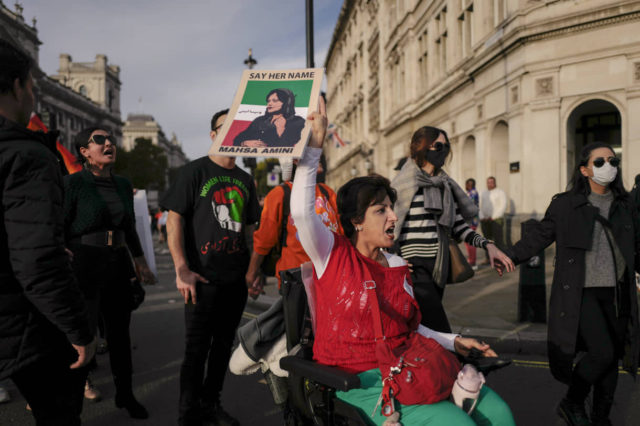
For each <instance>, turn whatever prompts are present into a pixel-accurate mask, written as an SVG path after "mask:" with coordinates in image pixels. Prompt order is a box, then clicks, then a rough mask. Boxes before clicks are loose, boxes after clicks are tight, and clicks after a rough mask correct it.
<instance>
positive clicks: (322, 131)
mask: <svg viewBox="0 0 640 426" xmlns="http://www.w3.org/2000/svg"><path fill="white" fill-rule="evenodd" d="M307 121H308V122H310V123H311V137H310V138H309V146H310V147H311V148H322V145H323V143H324V137H325V135H326V134H327V125H328V124H329V120H327V106H326V105H325V103H324V99H323V98H322V96H320V99H319V100H318V112H315V111H314V112H312V113H311V114H309V115H308V116H307Z"/></svg>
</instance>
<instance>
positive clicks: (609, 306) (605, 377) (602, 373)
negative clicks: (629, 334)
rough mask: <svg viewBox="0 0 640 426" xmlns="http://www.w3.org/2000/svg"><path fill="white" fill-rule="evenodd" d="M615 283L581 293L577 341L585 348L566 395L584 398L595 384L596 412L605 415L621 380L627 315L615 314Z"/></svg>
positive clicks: (587, 289) (576, 400) (576, 399)
mask: <svg viewBox="0 0 640 426" xmlns="http://www.w3.org/2000/svg"><path fill="white" fill-rule="evenodd" d="M614 297H615V290H614V288H613V287H590V288H585V289H584V290H583V293H582V308H581V310H580V326H579V335H578V339H579V341H578V343H579V347H581V348H582V349H584V350H585V351H586V353H585V355H584V356H583V357H582V358H581V359H580V360H579V361H578V363H577V364H576V366H575V367H574V369H573V375H572V378H571V384H570V386H569V392H568V394H567V397H568V398H570V399H572V400H574V401H575V402H583V401H584V400H585V398H586V397H587V395H588V394H589V391H590V390H591V387H592V386H593V388H594V401H593V402H594V403H593V409H594V412H596V411H598V410H599V411H600V413H598V414H600V416H602V417H606V416H608V414H609V411H610V409H611V404H612V403H613V396H614V393H615V390H616V385H617V383H618V359H619V358H620V356H621V352H622V342H623V336H624V324H625V321H624V318H616V312H615V307H614Z"/></svg>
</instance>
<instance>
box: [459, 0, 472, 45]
mask: <svg viewBox="0 0 640 426" xmlns="http://www.w3.org/2000/svg"><path fill="white" fill-rule="evenodd" d="M460 3H461V6H462V7H461V12H460V15H459V16H458V28H459V37H460V46H462V58H466V57H468V56H471V46H472V45H473V19H472V17H473V1H471V0H460Z"/></svg>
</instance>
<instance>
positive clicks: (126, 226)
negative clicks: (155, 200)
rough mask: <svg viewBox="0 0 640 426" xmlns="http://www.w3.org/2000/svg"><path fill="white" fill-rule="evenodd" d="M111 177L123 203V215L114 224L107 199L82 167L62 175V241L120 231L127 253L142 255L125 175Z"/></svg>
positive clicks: (130, 189)
mask: <svg viewBox="0 0 640 426" xmlns="http://www.w3.org/2000/svg"><path fill="white" fill-rule="evenodd" d="M111 179H112V180H113V183H114V185H115V188H116V191H117V193H118V195H119V196H120V199H121V200H122V205H123V206H124V214H123V215H122V216H121V219H120V220H119V221H118V222H116V223H114V221H113V220H112V216H111V212H110V211H109V207H108V205H107V202H106V201H105V200H104V198H103V197H102V196H101V195H100V192H99V191H98V188H97V186H96V183H95V180H94V178H93V174H92V173H91V172H90V171H88V170H82V171H80V172H78V173H74V174H72V175H68V176H65V177H64V191H65V194H64V216H65V217H64V231H65V241H67V243H68V242H69V241H70V240H72V239H74V238H77V237H80V236H82V235H84V234H90V233H93V232H100V231H107V230H121V231H123V232H124V233H125V238H126V241H127V246H128V247H129V251H131V255H132V256H133V257H138V256H142V254H143V252H142V246H141V245H140V240H139V239H138V234H137V232H136V223H135V214H134V211H133V187H132V186H131V183H130V182H129V180H128V179H126V178H125V177H122V176H117V175H111Z"/></svg>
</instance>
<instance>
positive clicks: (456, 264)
mask: <svg viewBox="0 0 640 426" xmlns="http://www.w3.org/2000/svg"><path fill="white" fill-rule="evenodd" d="M449 265H450V268H449V278H448V280H447V282H449V283H451V284H455V283H461V282H463V281H466V280H468V279H469V278H471V277H473V274H474V272H473V268H472V267H471V265H469V262H467V259H466V258H465V257H464V255H463V254H462V251H461V250H460V247H458V243H456V241H455V240H454V239H453V238H449Z"/></svg>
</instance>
